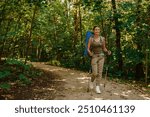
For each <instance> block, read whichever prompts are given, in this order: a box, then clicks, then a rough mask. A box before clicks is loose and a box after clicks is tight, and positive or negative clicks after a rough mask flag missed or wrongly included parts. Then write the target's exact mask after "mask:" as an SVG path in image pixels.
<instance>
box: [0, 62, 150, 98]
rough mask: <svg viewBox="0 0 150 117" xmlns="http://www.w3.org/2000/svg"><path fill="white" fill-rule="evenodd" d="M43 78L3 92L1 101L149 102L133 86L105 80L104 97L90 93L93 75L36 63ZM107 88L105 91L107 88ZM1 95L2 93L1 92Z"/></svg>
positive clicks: (35, 65)
mask: <svg viewBox="0 0 150 117" xmlns="http://www.w3.org/2000/svg"><path fill="white" fill-rule="evenodd" d="M32 64H33V66H34V67H35V68H37V69H41V70H43V71H44V73H43V75H42V76H40V77H39V78H37V79H34V81H33V82H32V84H31V85H29V86H22V87H17V88H16V86H15V87H14V88H12V89H11V90H10V91H6V92H3V94H2V95H1V96H0V98H1V99H12V100H18V99H20V100H22V99H23V100H149V99H150V94H149V93H147V92H145V91H143V90H141V89H138V88H134V87H133V86H132V84H125V83H119V82H116V81H112V80H106V81H105V80H104V79H102V80H101V92H102V93H101V94H96V93H95V90H94V89H93V90H90V91H89V92H87V91H88V83H89V79H90V77H89V74H88V73H87V72H82V71H78V70H71V69H67V68H62V67H56V66H51V65H46V64H45V63H40V62H35V63H32ZM104 84H105V87H104ZM0 93H1V92H0Z"/></svg>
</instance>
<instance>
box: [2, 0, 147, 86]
mask: <svg viewBox="0 0 150 117" xmlns="http://www.w3.org/2000/svg"><path fill="white" fill-rule="evenodd" d="M94 25H98V26H100V28H101V35H102V36H104V37H105V39H106V42H107V47H108V49H110V50H111V52H112V55H111V56H109V57H107V62H106V64H105V66H106V65H107V66H108V67H109V77H112V78H116V77H117V78H121V79H127V80H136V81H142V82H144V83H145V84H148V83H149V82H150V67H149V66H150V2H149V0H0V87H1V88H8V87H9V85H8V84H7V83H6V81H10V80H18V79H20V80H21V81H23V82H25V83H27V84H28V83H30V79H29V78H30V77H36V76H38V75H40V74H41V72H39V71H38V72H37V71H35V70H34V69H33V68H32V66H31V65H30V64H28V61H31V62H39V61H40V62H48V63H49V64H52V65H57V66H62V67H67V68H75V69H78V70H83V71H87V70H88V69H89V67H90V61H89V59H88V57H85V56H84V55H83V53H84V48H85V35H86V32H87V31H92V28H93V26H94Z"/></svg>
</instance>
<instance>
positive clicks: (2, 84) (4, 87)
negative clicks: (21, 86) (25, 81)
mask: <svg viewBox="0 0 150 117" xmlns="http://www.w3.org/2000/svg"><path fill="white" fill-rule="evenodd" d="M10 87H11V86H10V84H8V83H1V84H0V88H2V89H4V90H8V89H10Z"/></svg>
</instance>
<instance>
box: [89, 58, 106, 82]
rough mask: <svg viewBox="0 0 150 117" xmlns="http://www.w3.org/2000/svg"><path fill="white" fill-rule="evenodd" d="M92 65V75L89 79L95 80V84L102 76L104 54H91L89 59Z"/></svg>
mask: <svg viewBox="0 0 150 117" xmlns="http://www.w3.org/2000/svg"><path fill="white" fill-rule="evenodd" d="M91 65H92V77H91V81H92V82H93V81H94V80H95V81H96V85H99V84H100V80H101V78H102V72H103V66H104V56H101V55H93V56H92V60H91Z"/></svg>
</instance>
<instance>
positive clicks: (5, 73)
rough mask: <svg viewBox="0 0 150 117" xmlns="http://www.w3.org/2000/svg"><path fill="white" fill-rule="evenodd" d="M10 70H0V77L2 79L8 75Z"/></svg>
mask: <svg viewBox="0 0 150 117" xmlns="http://www.w3.org/2000/svg"><path fill="white" fill-rule="evenodd" d="M10 74H11V73H10V71H7V70H4V71H0V79H4V78H6V77H8V76H10Z"/></svg>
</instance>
